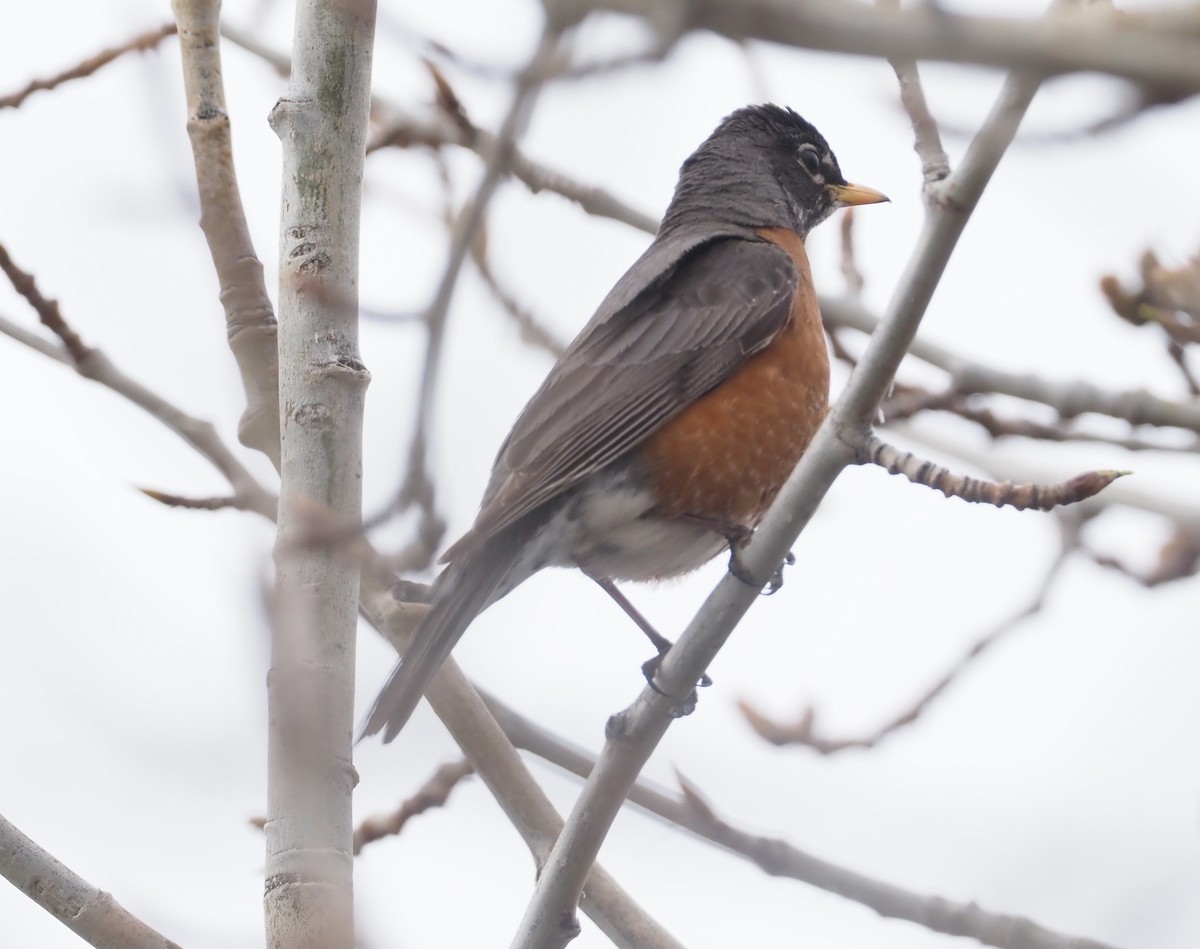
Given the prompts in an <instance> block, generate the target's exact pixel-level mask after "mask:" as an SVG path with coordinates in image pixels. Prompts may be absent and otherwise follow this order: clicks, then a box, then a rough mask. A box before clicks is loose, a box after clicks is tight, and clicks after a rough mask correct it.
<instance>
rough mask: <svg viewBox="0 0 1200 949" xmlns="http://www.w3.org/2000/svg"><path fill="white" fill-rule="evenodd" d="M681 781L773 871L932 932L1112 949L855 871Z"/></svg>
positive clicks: (724, 834)
mask: <svg viewBox="0 0 1200 949" xmlns="http://www.w3.org/2000/svg"><path fill="white" fill-rule="evenodd" d="M679 786H680V787H681V788H682V790H683V794H684V797H685V798H686V800H687V804H688V806H689V808H690V810H691V811H692V814H693V823H694V824H695V825H696V826H698V827H702V828H704V832H705V836H706V837H709V838H710V839H712V840H715V841H717V842H718V843H720V844H722V845H723V846H725V847H727V848H728V849H730V850H733V851H735V852H737V853H740V854H742V855H744V856H746V857H747V858H748V859H750V860H752V861H754V862H755V863H757V864H758V865H759V866H760V867H762V869H763V870H764V871H765V872H766V873H768V874H770V875H771V876H780V877H791V878H793V879H796V880H803V881H804V882H806V883H811V884H812V885H813V886H817V887H820V888H821V889H823V890H827V891H828V892H830V893H837V894H838V895H839V896H844V897H846V898H847V899H851V900H854V901H855V902H856V903H861V904H862V905H864V906H867V907H870V908H871V909H873V910H874V911H875V912H877V913H878V914H879V915H880V916H884V917H887V918H890V919H906V920H909V921H910V922H914V923H917V924H918V925H920V926H924V927H925V928H926V929H929V930H931V931H932V932H937V933H945V934H946V935H949V936H967V937H970V938H972V939H977V940H978V941H979V942H981V943H983V944H984V945H985V946H996V947H999V949H1111V947H1109V946H1106V945H1105V944H1103V943H1099V942H1096V941H1095V940H1093V939H1086V938H1083V937H1081V936H1064V935H1062V934H1061V933H1056V932H1053V931H1051V930H1049V929H1046V928H1044V927H1043V926H1039V925H1038V924H1037V923H1035V922H1032V921H1030V920H1028V919H1025V918H1023V917H1021V916H1007V915H1002V914H999V913H989V912H988V911H986V910H984V909H981V908H980V907H979V906H977V905H976V904H974V903H957V902H954V901H952V900H947V899H944V898H942V897H938V896H925V895H922V894H919V893H913V892H912V891H910V890H904V889H901V888H900V887H898V886H892V885H891V884H889V883H884V882H882V881H880V880H873V879H871V878H870V877H866V876H862V875H860V874H857V873H852V872H850V871H849V870H844V869H842V868H841V867H837V866H834V865H833V864H830V863H827V862H825V861H824V860H821V859H819V858H817V857H814V856H812V855H811V854H807V853H805V852H804V851H802V850H797V849H796V848H795V847H793V846H792V845H791V844H789V843H788V842H787V841H785V840H779V839H778V838H770V837H760V836H758V835H755V834H749V833H747V832H746V831H743V830H738V829H737V828H735V827H733V826H731V825H730V824H728V823H726V822H725V821H723V820H722V819H721V818H719V817H718V816H717V814H716V812H715V811H714V810H713V809H712V807H711V806H710V805H709V804H708V803H707V802H706V801H705V800H704V798H703V797H702V796H701V795H700V792H699V791H698V790H697V789H696V787H695V785H693V784H692V783H691V782H690V781H687V780H686V779H684V777H683V776H682V775H680V776H679Z"/></svg>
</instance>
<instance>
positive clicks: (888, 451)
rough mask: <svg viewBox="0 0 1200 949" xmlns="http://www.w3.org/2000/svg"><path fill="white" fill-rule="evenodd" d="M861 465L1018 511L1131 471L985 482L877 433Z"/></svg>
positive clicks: (1073, 497) (1066, 499) (1094, 490)
mask: <svg viewBox="0 0 1200 949" xmlns="http://www.w3.org/2000/svg"><path fill="white" fill-rule="evenodd" d="M858 462H859V464H864V465H866V464H875V465H879V467H881V468H883V469H884V470H885V471H887V472H888V474H902V475H904V477H906V478H908V480H909V481H911V482H913V484H923V485H925V486H926V487H928V488H933V489H935V490H937V491H941V492H942V494H944V495H946V497H948V498H961V499H962V500H964V501H970V502H973V503H985V504H994V505H995V506H996V507H1014V508H1016V509H1017V510H1018V511H1025V510H1029V509H1031V508H1032V509H1033V510H1035V511H1049V510H1053V509H1054V508H1056V507H1059V506H1061V505H1065V504H1076V503H1078V502H1079V501H1083V500H1085V499H1087V498H1090V497H1092V496H1093V495H1096V494H1099V493H1100V492H1101V491H1103V490H1104V489H1105V488H1107V487H1108V486H1109V485H1110V484H1112V483H1113V482H1114V481H1116V480H1117V478H1120V477H1122V476H1124V475H1127V474H1129V472H1128V471H1087V472H1084V473H1083V474H1081V475H1076V476H1075V477H1074V478H1072V479H1071V480H1070V481H1064V482H1062V483H1061V484H1013V483H1012V482H1011V481H982V480H980V479H979V478H971V477H968V476H967V475H962V474H956V473H955V472H953V471H950V470H949V469H947V468H943V467H942V466H941V465H937V464H934V463H933V462H932V461H926V460H924V459H922V458H918V457H917V456H916V455H914V454H913V453H912V452H911V451H901V450H900V449H898V448H895V447H893V446H891V445H889V444H888V443H887V442H885V441H883V440H882V439H880V438H879V437H878V436H876V435H868V436H867V437H866V439H865V440H864V441H863V442H862V443H860V444H859V445H858Z"/></svg>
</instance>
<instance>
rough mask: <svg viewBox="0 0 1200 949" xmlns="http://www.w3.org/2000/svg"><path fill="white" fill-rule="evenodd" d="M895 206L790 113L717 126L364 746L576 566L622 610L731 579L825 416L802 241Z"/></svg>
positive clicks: (449, 581)
mask: <svg viewBox="0 0 1200 949" xmlns="http://www.w3.org/2000/svg"><path fill="white" fill-rule="evenodd" d="M886 200H887V198H885V197H884V196H883V195H882V194H880V193H879V192H878V191H874V190H872V189H870V188H864V187H861V186H859V185H853V184H847V182H846V179H845V178H843V177H842V173H841V170H840V169H839V168H838V163H837V159H836V158H834V155H833V152H832V151H830V149H829V146H828V145H827V144H826V142H825V139H824V138H822V137H821V135H820V133H819V132H818V131H817V130H816V129H815V128H813V127H812V126H811V125H810V124H809V123H808V122H806V121H805V120H804V119H802V118H801V117H800V116H799V115H797V114H796V113H795V112H793V111H792V110H790V109H785V108H780V107H779V106H775V105H762V106H750V107H747V108H744V109H739V110H738V111H736V112H734V113H733V114H732V115H730V116H729V117H728V118H726V119H725V120H724V121H723V122H722V123H721V124H720V125H719V126H718V127H717V129H716V131H714V132H713V133H712V135H710V136H709V137H708V139H707V140H706V141H705V142H704V143H703V144H702V145H701V146H700V147H699V148H698V149H697V150H696V151H695V153H694V154H692V156H691V157H690V158H688V159H687V160H686V161H685V162H684V163H683V167H682V168H681V169H680V174H679V182H678V184H677V185H676V188H675V195H674V197H673V198H672V200H671V204H670V206H669V207H668V208H667V213H666V216H665V217H664V218H663V222H662V226H661V227H660V228H659V231H658V235H657V236H656V237H655V239H654V241H653V243H651V245H650V246H649V247H648V248H647V249H646V252H645V253H644V254H642V256H641V257H640V258H639V259H638V261H637V262H636V263H635V264H634V265H633V266H632V267H631V268H630V269H629V271H628V272H627V273H626V274H625V276H624V277H622V278H621V279H620V280H619V281H618V282H617V284H616V286H615V287H613V289H612V290H611V291H610V292H609V294H608V296H607V297H605V299H604V302H602V303H601V304H600V308H599V309H598V310H597V311H596V314H595V315H594V316H593V317H592V319H591V321H590V322H589V323H588V324H587V326H585V327H584V328H583V331H582V332H581V333H580V334H579V336H577V337H576V338H575V340H574V342H572V343H571V345H570V346H569V347H568V348H567V350H566V351H565V352H564V353H563V355H562V356H561V358H560V359H559V360H558V362H557V363H556V364H555V366H554V368H553V369H552V370H551V371H550V375H549V376H547V378H546V381H545V382H543V383H542V386H541V388H540V389H538V391H537V392H536V393H535V394H534V396H533V398H532V399H530V400H529V404H528V405H526V406H525V409H524V411H522V412H521V415H520V417H519V418H518V419H517V421H516V424H515V425H514V426H513V428H512V431H511V432H509V434H508V437H507V438H506V439H505V440H504V444H503V445H501V447H500V452H499V454H498V456H497V458H496V462H495V466H494V468H493V469H492V476H491V480H490V481H489V483H488V486H487V490H486V492H485V493H484V496H483V503H482V505H481V507H480V511H479V515H478V517H476V519H475V524H474V526H472V527H471V529H470V530H469V531H467V533H466V534H465V535H464V536H463V537H462V538H461V539H460V540H459V541H458V542H457V543H455V544H454V545H453V546H452V547H450V549H449V550H447V551H446V554H445V556H443V558H442V561H443V562H445V563H448V564H449V566H448V567H447V568H446V569H445V571H443V573H442V574H441V576H439V577H438V579H437V581H436V582H435V583H434V586H433V600H432V606H431V607H430V610H429V613H428V614H427V615H426V616H425V618H424V619H423V620H422V622H421V624H420V626H419V627H418V628H417V630H416V632H415V634H414V638H413V641H412V645H411V647H410V649H409V650H408V652H407V654H406V655H405V657H404V659H403V661H402V662H401V663H400V665H398V666H397V667H396V669H395V671H394V672H393V673H392V676H391V678H390V679H389V680H388V683H387V685H386V686H385V687H384V689H383V691H382V692H381V693H380V695H379V698H378V699H376V701H375V705H374V707H373V708H372V710H371V713H370V715H369V717H368V719H367V722H366V725H365V726H364V728H363V735H364V736H365V735H373V734H375V733H376V732H379V731H381V730H382V731H383V733H384V741H390V740H391V739H392V738H394V737H395V736H396V734H397V733H398V732H399V731H400V729H401V728H403V727H404V724H405V722H407V721H408V718H409V716H410V715H411V714H412V712H413V709H414V708H415V707H416V705H417V702H418V701H419V700H420V698H421V694H422V692H423V691H424V689H425V686H426V684H427V683H428V681H429V679H430V677H431V676H432V675H433V674H434V673H435V672H436V671H437V670H438V668H439V667H440V666H441V664H442V662H443V661H444V660H445V659H446V657H447V656H448V655H449V654H450V651H451V649H453V648H454V645H455V644H456V643H457V642H458V640H459V638H460V637H461V636H462V634H463V632H464V631H465V630H466V628H467V626H468V625H469V624H470V623H471V621H472V620H473V619H474V618H475V617H476V616H477V615H478V614H479V613H480V612H482V611H483V610H484V609H486V608H487V607H488V606H490V605H491V604H492V603H494V602H496V600H498V599H500V598H501V597H503V596H505V595H506V594H507V593H509V591H511V590H512V589H513V588H514V587H516V586H517V585H518V584H520V583H522V582H524V581H525V580H526V579H528V578H529V577H530V576H532V575H533V574H534V573H536V572H537V571H539V570H541V569H542V568H543V567H578V568H580V569H581V570H583V571H584V572H585V573H586V574H587V575H589V576H591V577H592V578H593V579H595V580H597V581H598V582H599V583H600V584H601V586H603V587H604V588H605V589H606V590H608V591H609V592H610V593H612V594H613V595H614V596H615V597H617V598H618V602H622V601H623V597H622V596H621V594H620V593H619V592H618V591H617V588H616V586H615V581H618V580H656V579H662V578H666V577H674V576H679V575H680V574H684V573H687V572H689V571H691V570H695V569H696V568H697V567H699V566H701V565H702V564H704V563H707V562H708V561H709V560H711V559H712V558H713V557H715V556H717V554H719V553H720V552H721V551H722V550H724V549H726V548H729V549H730V550H731V552H732V555H731V560H730V566H731V569H732V570H734V571H735V572H738V561H737V550H738V548H739V547H740V546H741V545H742V543H743V542H744V541H745V540H746V538H747V537H748V536H749V535H750V533H751V532H752V531H753V530H754V528H755V526H756V525H757V524H758V522H759V520H760V519H761V518H762V516H763V514H764V513H765V512H766V510H767V508H768V506H769V505H770V504H771V502H772V500H774V498H775V495H776V494H777V493H778V492H779V489H780V488H781V487H782V486H783V483H784V481H785V480H787V477H788V475H789V474H790V473H791V472H792V469H793V468H794V467H795V466H796V463H797V462H798V461H799V460H800V456H801V454H802V453H803V451H804V449H805V448H806V447H807V445H808V443H809V441H810V440H811V439H812V436H813V435H814V434H815V433H816V430H817V428H818V427H819V426H820V424H821V421H822V419H823V418H824V417H825V412H826V408H827V404H828V397H829V357H828V354H827V352H826V347H825V336H824V333H823V331H822V327H821V315H820V311H819V310H818V307H817V296H816V291H815V290H814V289H813V285H812V273H811V271H810V269H809V265H808V259H807V257H806V255H805V252H804V238H805V236H806V235H807V234H808V232H809V231H810V230H811V229H812V228H813V227H815V226H816V225H817V224H820V223H821V221H823V220H825V218H827V217H828V216H829V215H830V214H831V213H833V211H834V210H836V209H837V208H841V207H846V206H848V205H858V204H872V203H875V202H877V201H886ZM624 603H625V604H627V603H628V601H624ZM635 618H636V617H635ZM643 626H644V624H643ZM652 638H653V637H652ZM660 641H661V642H663V643H665V641H662V640H660ZM660 648H664V647H660Z"/></svg>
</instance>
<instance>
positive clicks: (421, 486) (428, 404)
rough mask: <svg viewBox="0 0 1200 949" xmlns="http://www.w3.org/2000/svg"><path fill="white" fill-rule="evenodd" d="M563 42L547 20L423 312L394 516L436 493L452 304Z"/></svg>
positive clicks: (461, 119) (464, 123)
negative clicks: (441, 387) (421, 351)
mask: <svg viewBox="0 0 1200 949" xmlns="http://www.w3.org/2000/svg"><path fill="white" fill-rule="evenodd" d="M560 39H561V27H560V26H559V25H558V24H556V23H555V22H554V21H553V20H550V19H548V20H547V24H546V27H545V30H544V31H543V35H542V39H541V41H540V43H539V44H538V48H537V50H536V51H535V52H534V54H533V56H532V58H531V59H530V61H529V64H528V65H527V66H526V67H525V69H524V70H523V71H522V72H521V75H520V78H519V79H518V81H517V85H516V89H515V90H514V91H513V99H512V103H511V104H510V106H509V110H508V114H507V115H506V116H505V118H504V121H503V123H502V124H501V126H500V132H499V133H498V135H497V137H496V143H495V149H494V151H492V152H491V154H490V156H489V158H488V162H487V166H486V168H485V169H484V173H483V178H482V179H481V180H480V182H479V184H478V186H477V187H476V189H475V193H474V195H473V196H472V197H471V199H470V200H469V201H468V202H467V204H466V206H465V207H464V209H463V210H462V212H461V213H459V214H458V215H457V217H456V218H455V220H454V225H453V227H452V228H451V232H450V248H449V252H448V257H447V261H446V266H445V269H444V271H443V272H442V277H441V280H440V281H439V283H438V287H437V290H436V292H435V294H434V298H433V300H432V301H431V302H430V304H429V307H428V309H427V310H426V312H425V324H426V330H427V333H428V336H427V338H426V344H425V358H424V360H423V361H422V364H421V365H422V368H421V381H420V385H419V387H418V390H417V418H416V424H415V426H414V430H413V436H412V444H411V446H410V448H409V461H408V466H409V467H408V474H407V475H406V476H405V479H404V483H403V484H402V485H401V488H400V491H399V492H398V493H397V496H396V500H395V502H394V503H393V505H392V510H393V511H401V510H404V508H405V507H407V506H408V505H410V504H411V503H413V502H414V501H415V500H417V499H419V498H421V496H422V492H424V493H426V494H428V493H429V492H431V491H432V484H433V482H432V478H431V477H430V475H429V470H428V466H427V459H428V449H429V440H430V430H431V425H432V420H433V408H434V397H435V395H436V393H437V384H438V377H439V375H440V372H441V367H442V345H443V342H444V340H445V333H446V323H447V320H448V318H449V314H450V303H451V301H452V300H453V298H454V292H455V290H456V289H457V287H458V277H459V273H460V271H461V270H462V266H463V264H464V263H465V262H466V259H467V255H468V254H469V253H470V250H471V245H472V243H473V242H474V241H475V240H476V238H477V236H478V234H479V232H480V228H481V227H482V226H483V224H484V220H485V217H486V214H487V206H488V203H489V202H490V201H491V199H492V196H493V195H494V194H495V193H496V189H497V188H498V187H499V186H500V183H501V181H503V179H504V178H505V176H506V175H507V173H508V169H509V167H510V165H511V163H512V161H513V159H514V157H515V155H516V150H517V141H518V140H519V139H520V137H521V135H522V134H523V133H524V131H525V127H526V125H527V124H528V122H529V118H530V116H531V115H532V114H533V108H534V105H535V103H536V102H537V97H538V94H539V93H540V91H541V89H542V87H543V85H544V84H545V83H546V81H547V78H548V77H549V75H550V73H551V71H552V69H553V68H554V63H555V62H556V60H557V57H558V48H559V42H560ZM433 73H434V79H435V81H437V80H438V79H440V74H439V73H437V72H436V70H434V71H433ZM437 86H438V92H439V101H440V102H441V104H442V109H443V112H444V113H448V114H449V115H450V116H452V117H451V118H450V121H451V123H452V124H453V125H454V126H455V127H456V128H459V129H460V130H461V129H462V128H463V127H469V120H468V119H467V117H466V113H465V111H464V110H463V109H462V107H461V105H460V104H459V103H458V100H457V98H456V97H455V96H454V95H453V92H452V90H450V88H449V85H448V84H447V83H445V82H444V80H443V81H440V82H437Z"/></svg>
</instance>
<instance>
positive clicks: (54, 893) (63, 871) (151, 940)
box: [0, 817, 179, 949]
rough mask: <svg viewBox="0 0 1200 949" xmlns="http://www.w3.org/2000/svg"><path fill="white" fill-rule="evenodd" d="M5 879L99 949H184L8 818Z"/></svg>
mask: <svg viewBox="0 0 1200 949" xmlns="http://www.w3.org/2000/svg"><path fill="white" fill-rule="evenodd" d="M0 876H3V877H4V878H5V879H7V880H8V881H9V882H10V883H11V884H12V885H13V886H15V887H16V888H17V889H18V890H20V891H21V892H22V893H24V894H25V895H26V896H28V897H29V898H30V899H31V900H33V901H34V902H35V903H37V904H38V905H39V906H40V907H41V908H42V909H44V910H45V911H46V912H47V913H49V914H50V915H51V916H53V917H54V918H55V919H57V920H58V921H59V922H60V923H62V924H63V925H64V926H66V927H67V928H68V929H70V930H71V932H73V933H75V934H76V935H77V936H79V937H80V938H81V939H83V940H84V941H86V942H88V943H89V944H91V945H92V946H95V947H96V949H179V946H178V945H176V944H175V943H173V942H172V941H171V940H170V939H168V938H167V937H166V936H163V935H161V934H160V933H157V932H155V931H154V930H153V929H151V928H150V927H149V926H147V925H146V924H145V923H143V922H142V921H141V920H140V919H138V918H137V917H136V916H134V915H133V914H132V913H130V912H129V910H127V909H125V907H123V906H122V905H121V904H120V903H118V902H117V901H116V900H115V899H113V898H112V896H111V895H110V894H108V893H105V892H104V891H103V890H98V889H96V888H95V887H94V886H92V885H91V884H90V883H88V882H87V880H85V879H83V878H82V877H80V876H78V875H76V874H75V873H74V872H72V871H71V870H70V868H68V867H67V866H65V865H64V864H62V863H59V861H58V860H56V859H55V858H54V857H53V856H51V855H50V854H49V853H47V852H46V851H45V850H43V849H42V848H41V847H39V846H38V845H37V844H36V843H34V842H33V841H32V840H30V839H29V838H28V837H26V836H25V835H24V834H23V833H21V832H20V831H19V830H17V828H16V827H14V826H13V825H12V824H10V823H9V822H8V821H7V820H5V819H4V818H3V817H0Z"/></svg>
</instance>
